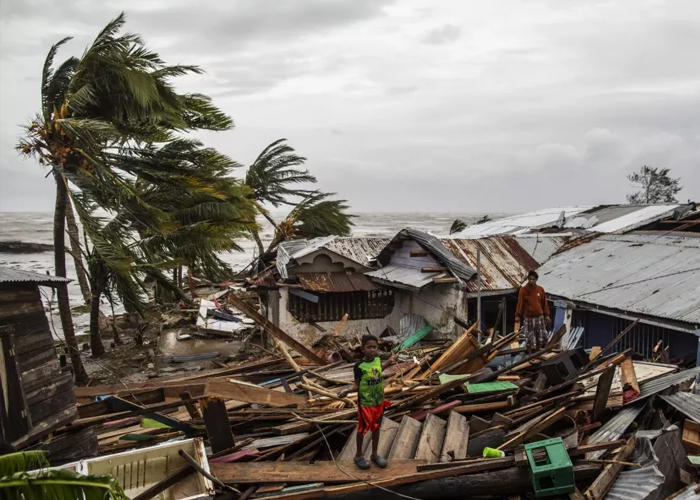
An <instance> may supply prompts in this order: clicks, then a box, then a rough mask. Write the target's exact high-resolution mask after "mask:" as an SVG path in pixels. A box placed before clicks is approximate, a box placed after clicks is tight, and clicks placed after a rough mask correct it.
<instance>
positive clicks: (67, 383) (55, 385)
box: [27, 372, 75, 408]
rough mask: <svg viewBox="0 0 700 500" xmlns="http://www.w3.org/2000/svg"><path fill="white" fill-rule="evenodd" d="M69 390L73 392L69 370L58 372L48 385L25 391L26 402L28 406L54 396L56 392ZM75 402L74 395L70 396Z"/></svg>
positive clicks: (71, 376) (30, 406)
mask: <svg viewBox="0 0 700 500" xmlns="http://www.w3.org/2000/svg"><path fill="white" fill-rule="evenodd" d="M67 390H70V391H71V394H72V392H73V375H72V374H71V373H70V372H65V373H62V374H60V375H59V376H58V377H56V378H55V379H54V380H52V382H51V384H49V385H48V386H44V387H40V388H38V389H35V390H33V391H32V392H28V393H27V404H28V405H29V408H32V407H33V406H34V405H36V404H39V403H41V402H42V401H45V400H47V399H49V398H50V397H53V396H55V395H56V394H58V393H61V392H64V391H67ZM72 403H75V397H73V398H72Z"/></svg>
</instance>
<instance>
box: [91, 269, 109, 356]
mask: <svg viewBox="0 0 700 500" xmlns="http://www.w3.org/2000/svg"><path fill="white" fill-rule="evenodd" d="M103 289H104V286H103V285H102V283H95V282H94V281H93V283H92V298H91V299H90V349H91V350H92V357H93V358H97V357H100V356H102V355H103V354H104V353H105V346H104V345H103V344H102V339H101V338H100V297H101V296H102V290H103Z"/></svg>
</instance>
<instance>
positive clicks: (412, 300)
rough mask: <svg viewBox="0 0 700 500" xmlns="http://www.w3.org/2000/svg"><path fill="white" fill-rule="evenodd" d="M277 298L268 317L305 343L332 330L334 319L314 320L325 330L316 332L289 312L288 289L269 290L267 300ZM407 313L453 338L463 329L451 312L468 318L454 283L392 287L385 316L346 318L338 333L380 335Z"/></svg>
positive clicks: (344, 335) (346, 334)
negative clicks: (422, 287)
mask: <svg viewBox="0 0 700 500" xmlns="http://www.w3.org/2000/svg"><path fill="white" fill-rule="evenodd" d="M275 297H279V300H278V305H277V306H275V305H272V304H270V307H268V319H269V320H270V321H273V322H274V323H275V324H277V325H278V326H279V327H280V328H281V329H282V330H284V331H285V332H286V333H288V334H289V335H292V336H293V337H294V338H295V339H297V340H298V341H299V342H301V343H302V344H304V345H306V346H312V345H313V344H314V343H316V342H317V341H318V340H319V339H320V338H321V337H323V336H324V335H327V334H328V333H331V332H332V331H333V329H334V328H335V326H336V324H337V321H324V322H319V323H317V324H318V325H319V326H321V327H322V328H324V329H325V330H326V333H324V332H321V331H319V330H318V329H317V328H315V327H313V326H312V325H310V324H309V323H301V322H299V321H298V320H297V319H296V318H294V317H293V316H292V314H291V313H290V312H289V307H288V304H289V289H288V288H280V290H279V292H278V293H277V292H276V293H271V294H270V300H271V301H274V298H275ZM406 314H420V315H421V316H423V317H424V318H425V320H426V322H427V323H428V324H429V325H432V326H434V327H435V330H436V332H435V333H434V334H433V335H435V334H439V336H441V337H444V336H451V337H456V336H457V335H459V334H460V333H462V329H461V328H459V327H457V326H456V325H455V323H454V314H457V315H458V316H459V317H460V318H463V319H465V320H466V319H467V299H466V297H465V294H464V292H463V291H461V290H459V289H458V288H457V287H456V286H455V285H453V284H441V285H439V284H436V285H430V286H429V287H427V289H425V290H423V291H422V292H409V291H406V290H395V296H394V308H393V310H392V311H391V313H390V314H389V315H387V316H386V317H384V318H375V319H356V320H353V319H349V320H348V321H347V322H346V323H345V326H343V329H342V331H341V333H340V335H341V337H343V338H346V339H354V338H356V337H357V336H358V335H359V336H362V335H365V334H366V333H367V329H369V331H370V332H371V333H372V334H373V335H380V334H381V333H382V332H383V331H384V329H385V328H386V327H387V326H390V327H391V328H392V329H393V330H394V331H395V332H397V333H398V332H399V324H400V321H401V318H402V317H403V316H404V315H406Z"/></svg>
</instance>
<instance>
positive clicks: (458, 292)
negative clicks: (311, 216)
mask: <svg viewBox="0 0 700 500" xmlns="http://www.w3.org/2000/svg"><path fill="white" fill-rule="evenodd" d="M565 241H566V238H565V237H561V236H559V235H553V236H549V235H525V236H522V237H512V236H498V237H493V238H484V239H481V240H460V239H454V238H444V239H439V238H437V237H435V236H433V235H430V234H427V233H424V232H422V231H418V230H414V229H404V230H402V231H400V232H399V233H398V234H397V235H396V236H395V237H394V238H391V239H388V238H337V237H331V238H320V239H315V240H310V241H290V242H285V243H283V244H282V246H280V250H279V252H278V256H277V261H276V264H275V265H274V266H271V267H269V268H268V269H266V270H265V271H264V272H262V273H260V274H259V275H258V276H256V277H255V278H253V279H251V280H250V281H249V285H250V286H253V287H255V288H256V289H257V290H258V292H260V293H261V295H262V296H264V302H265V309H264V310H265V314H266V316H267V319H269V320H270V321H272V322H273V323H274V324H275V325H277V326H279V327H280V328H281V329H282V330H284V331H285V332H287V333H289V334H290V335H292V336H294V337H295V338H296V339H297V340H299V341H300V342H302V343H303V344H305V345H313V344H314V343H315V342H317V341H318V340H319V339H320V338H321V337H323V336H324V335H328V334H329V333H333V332H334V329H335V327H336V325H337V324H338V322H339V321H341V320H342V318H343V317H344V315H345V314H346V313H347V315H348V318H347V321H346V322H345V323H344V325H343V328H342V336H343V337H346V338H355V337H357V336H361V335H364V334H365V333H367V332H368V331H369V332H371V333H372V334H374V335H380V334H381V333H382V332H384V331H385V330H386V329H387V328H388V329H389V331H390V332H391V331H392V330H393V332H394V333H396V334H397V335H398V336H399V337H400V338H402V339H405V338H407V337H408V336H410V335H413V334H414V333H416V332H418V331H420V330H422V329H424V328H425V327H426V326H431V327H433V329H434V330H435V335H437V336H440V337H454V336H456V335H458V334H460V333H462V332H463V330H464V328H465V327H466V326H465V325H467V324H468V323H473V322H475V321H476V319H477V317H478V316H479V314H478V307H477V306H478V302H479V296H480V295H481V298H482V315H483V318H484V322H483V323H484V324H485V325H488V326H489V327H491V326H493V325H494V324H495V322H496V321H497V320H498V321H499V325H503V326H500V328H499V329H504V328H505V329H507V328H512V322H513V318H512V316H513V312H514V310H515V301H516V298H517V290H518V287H519V286H520V284H521V283H522V282H523V280H524V279H525V276H526V274H527V272H528V271H529V270H530V269H533V268H537V267H539V265H540V263H541V262H544V261H545V260H546V259H547V258H549V257H550V256H551V255H552V254H553V253H554V252H556V251H557V250H558V249H559V248H560V247H561V246H562V245H563V244H564V242H565ZM478 267H480V268H481V271H482V279H481V286H480V285H479V279H478V276H477V274H478V273H477V268H478Z"/></svg>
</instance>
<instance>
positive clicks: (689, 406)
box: [661, 392, 700, 424]
mask: <svg viewBox="0 0 700 500" xmlns="http://www.w3.org/2000/svg"><path fill="white" fill-rule="evenodd" d="M661 399H663V400H664V401H666V402H667V403H668V404H670V405H671V406H673V407H674V408H675V409H676V410H678V411H680V412H681V413H683V414H684V415H685V416H687V417H689V418H690V419H691V420H693V421H695V422H697V423H698V424H700V396H698V395H697V394H691V393H689V392H677V393H675V394H671V395H670V396H661Z"/></svg>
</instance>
